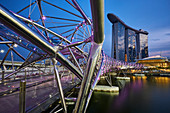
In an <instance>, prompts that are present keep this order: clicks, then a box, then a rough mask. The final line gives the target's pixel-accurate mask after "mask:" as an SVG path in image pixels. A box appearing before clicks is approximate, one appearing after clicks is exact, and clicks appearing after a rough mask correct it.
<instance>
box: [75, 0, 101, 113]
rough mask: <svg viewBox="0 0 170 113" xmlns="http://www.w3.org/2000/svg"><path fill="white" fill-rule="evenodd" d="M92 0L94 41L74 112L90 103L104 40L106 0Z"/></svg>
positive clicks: (79, 112) (82, 111)
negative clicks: (92, 85) (93, 78)
mask: <svg viewBox="0 0 170 113" xmlns="http://www.w3.org/2000/svg"><path fill="white" fill-rule="evenodd" d="M90 2H91V10H92V18H93V28H94V42H92V46H91V49H90V56H89V58H88V62H87V68H86V72H85V75H84V77H83V80H82V83H81V87H80V91H79V95H78V98H77V102H76V105H75V109H74V111H73V112H74V113H85V107H86V106H88V105H87V104H86V103H88V102H87V97H88V94H89V92H90V87H91V84H92V83H91V81H92V76H93V75H94V70H95V66H96V63H97V60H98V58H99V56H100V53H101V49H102V44H103V41H104V0H90Z"/></svg>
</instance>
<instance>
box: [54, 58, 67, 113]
mask: <svg viewBox="0 0 170 113" xmlns="http://www.w3.org/2000/svg"><path fill="white" fill-rule="evenodd" d="M52 61H53V65H54V75H55V79H56V82H57V87H58V89H59V94H60V100H61V104H62V107H63V110H64V113H67V107H66V103H65V99H64V93H63V89H62V86H61V81H60V77H59V73H58V70H57V67H56V59H53V60H52Z"/></svg>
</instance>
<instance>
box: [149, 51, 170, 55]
mask: <svg viewBox="0 0 170 113" xmlns="http://www.w3.org/2000/svg"><path fill="white" fill-rule="evenodd" d="M155 55H161V56H170V50H166V51H153V52H149V56H155Z"/></svg>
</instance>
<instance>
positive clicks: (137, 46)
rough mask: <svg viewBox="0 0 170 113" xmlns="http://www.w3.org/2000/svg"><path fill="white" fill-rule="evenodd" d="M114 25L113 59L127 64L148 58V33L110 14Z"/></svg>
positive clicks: (109, 17)
mask: <svg viewBox="0 0 170 113" xmlns="http://www.w3.org/2000/svg"><path fill="white" fill-rule="evenodd" d="M107 17H108V19H109V20H110V22H111V23H112V48H111V57H112V58H114V59H117V60H122V61H126V62H135V59H143V58H146V57H148V32H147V31H143V30H142V29H139V30H136V29H134V28H132V27H129V26H128V25H126V24H125V23H124V22H123V21H122V20H121V19H119V18H118V17H117V16H116V15H114V14H111V13H109V14H108V15H107Z"/></svg>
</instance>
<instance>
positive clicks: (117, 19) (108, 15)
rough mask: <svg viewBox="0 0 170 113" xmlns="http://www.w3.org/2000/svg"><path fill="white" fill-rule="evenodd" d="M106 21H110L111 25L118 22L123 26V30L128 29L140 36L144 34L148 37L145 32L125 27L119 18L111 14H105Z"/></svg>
mask: <svg viewBox="0 0 170 113" xmlns="http://www.w3.org/2000/svg"><path fill="white" fill-rule="evenodd" d="M107 17H108V19H109V20H110V22H111V23H113V24H114V23H116V22H120V23H121V24H122V25H124V26H125V29H130V30H133V31H135V32H136V33H142V34H146V35H148V34H149V33H148V32H147V31H142V30H136V29H134V28H132V27H130V26H128V25H126V24H125V23H124V22H123V21H122V20H121V19H120V18H119V17H117V16H116V15H114V14H113V13H108V14H107Z"/></svg>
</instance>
